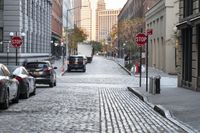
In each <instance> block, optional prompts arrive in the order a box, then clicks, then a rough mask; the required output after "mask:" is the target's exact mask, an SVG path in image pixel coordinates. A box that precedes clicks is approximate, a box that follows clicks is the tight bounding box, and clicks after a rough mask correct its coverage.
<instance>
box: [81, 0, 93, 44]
mask: <svg viewBox="0 0 200 133" xmlns="http://www.w3.org/2000/svg"><path fill="white" fill-rule="evenodd" d="M79 21H80V27H81V29H83V30H84V31H85V33H86V34H87V35H88V37H87V40H88V41H91V40H92V9H91V3H90V1H89V0H82V7H81V19H80V20H79Z"/></svg>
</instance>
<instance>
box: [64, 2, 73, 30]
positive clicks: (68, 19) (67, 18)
mask: <svg viewBox="0 0 200 133" xmlns="http://www.w3.org/2000/svg"><path fill="white" fill-rule="evenodd" d="M72 8H73V0H63V27H68V28H72V27H73V25H74V21H73V19H74V14H73V12H70V11H69V10H70V9H72Z"/></svg>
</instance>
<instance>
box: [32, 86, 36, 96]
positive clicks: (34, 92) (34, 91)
mask: <svg viewBox="0 0 200 133" xmlns="http://www.w3.org/2000/svg"><path fill="white" fill-rule="evenodd" d="M35 94H36V85H34V90H33V93H32V95H35Z"/></svg>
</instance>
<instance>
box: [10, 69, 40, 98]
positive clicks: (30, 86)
mask: <svg viewBox="0 0 200 133" xmlns="http://www.w3.org/2000/svg"><path fill="white" fill-rule="evenodd" d="M8 69H9V70H10V72H12V75H13V77H14V78H15V79H17V80H18V81H19V89H20V96H21V97H23V98H26V99H27V98H29V96H30V94H33V95H35V93H36V85H35V78H34V77H33V76H31V75H30V74H29V73H28V71H27V70H26V68H24V67H23V66H8Z"/></svg>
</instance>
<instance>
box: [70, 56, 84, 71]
mask: <svg viewBox="0 0 200 133" xmlns="http://www.w3.org/2000/svg"><path fill="white" fill-rule="evenodd" d="M72 69H75V70H78V69H81V70H82V71H83V72H85V71H86V61H85V60H84V57H83V56H82V55H70V56H69V58H68V69H67V70H68V71H69V72H70V71H71V70H72Z"/></svg>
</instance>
